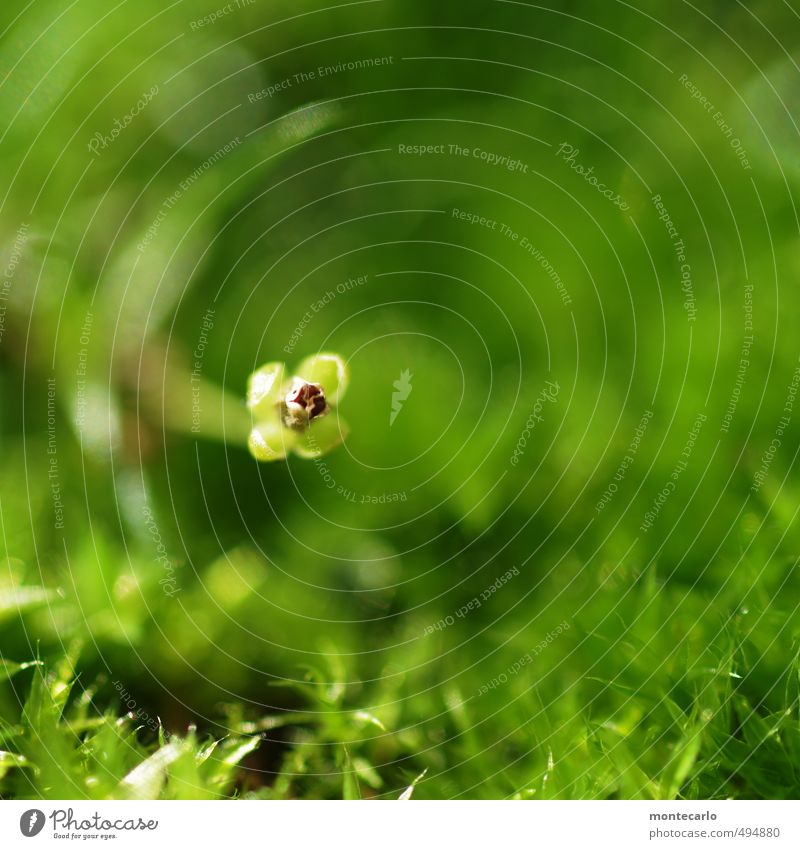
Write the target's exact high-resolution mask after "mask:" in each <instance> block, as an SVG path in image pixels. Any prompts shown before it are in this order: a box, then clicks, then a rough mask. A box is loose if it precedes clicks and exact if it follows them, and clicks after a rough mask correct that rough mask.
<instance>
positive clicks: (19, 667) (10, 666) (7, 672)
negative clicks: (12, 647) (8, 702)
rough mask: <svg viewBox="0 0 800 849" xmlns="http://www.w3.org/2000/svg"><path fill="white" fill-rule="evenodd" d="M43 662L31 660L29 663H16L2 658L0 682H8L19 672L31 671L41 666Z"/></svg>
mask: <svg viewBox="0 0 800 849" xmlns="http://www.w3.org/2000/svg"><path fill="white" fill-rule="evenodd" d="M41 665H42V661H41V660H31V661H29V662H28V663H15V662H14V661H13V660H4V659H3V658H0V681H7V680H8V679H9V678H11V677H12V676H14V675H16V674H17V673H18V672H22V671H23V670H25V669H30V668H31V667H32V666H41Z"/></svg>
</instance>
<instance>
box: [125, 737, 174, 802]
mask: <svg viewBox="0 0 800 849" xmlns="http://www.w3.org/2000/svg"><path fill="white" fill-rule="evenodd" d="M183 751H184V749H183V746H181V745H179V744H177V743H167V744H166V746H162V747H161V748H160V749H157V750H156V751H155V752H154V753H153V754H152V755H150V757H149V758H147V759H146V760H144V761H142V763H140V764H139V765H138V766H137V767H135V768H134V769H132V770H131V771H130V772H129V773H128V774H127V775H126V776H125V777H124V778H123V779H122V781H120V783H119V785H118V786H117V789H116V791H115V793H114V796H113V798H115V799H157V798H158V796H159V794H160V793H161V789H162V788H163V786H164V782H165V781H166V777H167V769H168V767H169V766H170V764H172V763H174V762H175V761H176V760H177V759H178V758H179V757H180V756H181V755H182V754H183Z"/></svg>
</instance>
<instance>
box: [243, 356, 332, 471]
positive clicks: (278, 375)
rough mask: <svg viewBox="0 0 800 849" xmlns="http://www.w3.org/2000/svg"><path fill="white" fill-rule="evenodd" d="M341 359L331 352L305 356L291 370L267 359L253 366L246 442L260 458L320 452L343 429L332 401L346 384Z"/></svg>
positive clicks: (310, 456) (306, 454)
mask: <svg viewBox="0 0 800 849" xmlns="http://www.w3.org/2000/svg"><path fill="white" fill-rule="evenodd" d="M347 380H348V374H347V365H346V364H345V362H344V360H342V358H341V357H340V356H338V355H337V354H331V353H322V354H316V355H315V356H312V357H306V359H304V360H303V361H302V362H301V363H300V364H299V365H298V367H297V370H296V373H295V374H294V375H292V376H291V377H287V370H286V366H285V365H284V364H283V363H281V362H271V363H267V364H266V365H263V366H261V368H259V369H257V370H256V371H254V372H253V373H252V374H251V375H250V378H249V380H248V384H247V407H248V409H249V410H250V412H251V414H252V416H253V423H254V424H253V429H252V430H251V431H250V438H249V439H248V443H247V444H248V447H249V449H250V453H251V454H252V455H253V456H254V457H255V458H256V460H260V461H262V462H269V461H271V460H282V459H283V458H284V457H286V455H287V454H288V453H289V452H294V453H295V454H297V455H298V456H300V457H306V458H313V457H321V456H322V455H323V454H327V453H328V451H330V450H331V449H333V448H335V447H336V446H337V445H338V444H339V443H340V442H342V440H343V439H344V438H345V437H346V435H347V426H346V424H345V423H344V421H342V419H341V418H340V417H339V416H338V415H337V414H336V412H335V407H336V405H337V404H338V402H339V400H340V399H341V398H342V396H343V395H344V393H345V391H346V389H347Z"/></svg>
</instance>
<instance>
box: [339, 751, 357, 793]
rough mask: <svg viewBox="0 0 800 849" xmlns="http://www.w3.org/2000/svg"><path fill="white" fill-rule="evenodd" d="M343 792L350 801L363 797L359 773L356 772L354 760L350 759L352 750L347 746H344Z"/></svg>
mask: <svg viewBox="0 0 800 849" xmlns="http://www.w3.org/2000/svg"><path fill="white" fill-rule="evenodd" d="M342 761H343V769H342V785H343V786H342V792H343V795H344V798H345V799H346V800H348V801H354V800H355V799H360V798H361V789H360V788H359V786H358V775H357V774H356V770H355V767H354V766H353V761H352V760H351V759H350V752H349V751H348V750H347V746H342Z"/></svg>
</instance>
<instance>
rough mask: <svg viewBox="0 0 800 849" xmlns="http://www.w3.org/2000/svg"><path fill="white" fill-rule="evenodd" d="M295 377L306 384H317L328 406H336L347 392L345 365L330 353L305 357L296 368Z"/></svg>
mask: <svg viewBox="0 0 800 849" xmlns="http://www.w3.org/2000/svg"><path fill="white" fill-rule="evenodd" d="M297 376H298V377H302V378H303V380H305V381H307V382H308V383H319V385H320V386H321V387H322V388H323V389H324V390H325V397H326V399H327V400H328V403H329V404H336V403H338V402H339V400H340V399H341V398H342V396H343V395H344V393H345V392H346V391H347V383H348V380H349V373H348V369H347V363H345V361H344V360H343V359H342V358H341V357H340V356H339V355H338V354H333V353H330V352H325V353H322V354H315V355H314V356H313V357H306V358H305V359H304V360H303V361H302V362H301V363H300V365H299V366H298V367H297Z"/></svg>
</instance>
